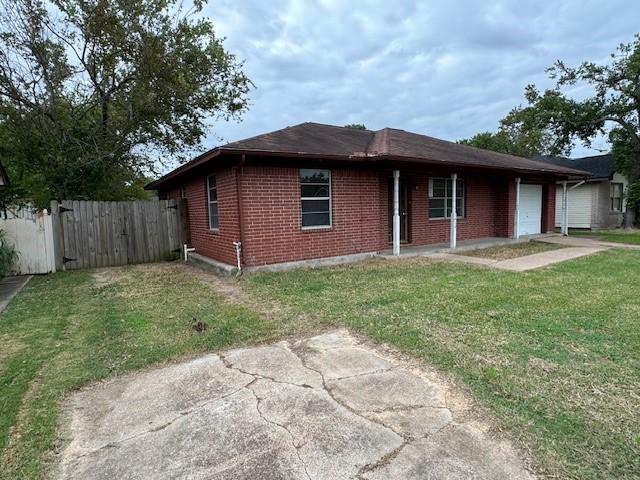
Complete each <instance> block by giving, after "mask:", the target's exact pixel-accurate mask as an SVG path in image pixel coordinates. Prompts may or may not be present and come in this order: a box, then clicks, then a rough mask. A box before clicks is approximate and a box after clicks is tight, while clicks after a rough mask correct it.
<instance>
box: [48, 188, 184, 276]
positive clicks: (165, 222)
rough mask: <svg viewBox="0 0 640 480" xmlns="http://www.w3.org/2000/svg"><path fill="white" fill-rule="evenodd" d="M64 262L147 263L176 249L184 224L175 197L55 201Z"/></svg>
mask: <svg viewBox="0 0 640 480" xmlns="http://www.w3.org/2000/svg"><path fill="white" fill-rule="evenodd" d="M52 208H56V210H57V212H58V213H57V216H56V218H58V219H59V232H58V231H56V236H57V238H58V239H59V240H58V242H59V243H60V245H61V248H60V251H61V252H62V254H61V255H60V256H61V258H62V260H61V261H62V263H63V264H64V268H69V269H78V268H95V267H108V266H115V265H126V264H131V263H147V262H154V261H158V260H162V259H165V258H167V257H168V256H170V255H175V254H176V253H177V252H179V250H180V237H181V235H180V232H181V230H182V226H181V222H180V218H179V212H178V208H177V205H176V203H175V201H174V200H149V201H146V200H145V201H142V200H138V201H128V202H93V201H78V200H74V201H68V200H63V201H62V202H61V203H60V205H58V204H57V202H52Z"/></svg>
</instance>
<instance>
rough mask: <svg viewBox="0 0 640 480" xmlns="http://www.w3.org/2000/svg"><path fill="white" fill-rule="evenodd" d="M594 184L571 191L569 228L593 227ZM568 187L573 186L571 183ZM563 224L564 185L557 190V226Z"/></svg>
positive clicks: (586, 184) (587, 184)
mask: <svg viewBox="0 0 640 480" xmlns="http://www.w3.org/2000/svg"><path fill="white" fill-rule="evenodd" d="M593 185H594V184H592V183H585V184H584V185H581V186H579V187H578V188H574V189H573V190H570V191H569V228H591V212H592V209H593V202H592V200H593ZM567 188H571V184H569V185H568V187H567ZM561 225H562V185H558V188H557V190H556V227H558V228H559V227H560V226H561Z"/></svg>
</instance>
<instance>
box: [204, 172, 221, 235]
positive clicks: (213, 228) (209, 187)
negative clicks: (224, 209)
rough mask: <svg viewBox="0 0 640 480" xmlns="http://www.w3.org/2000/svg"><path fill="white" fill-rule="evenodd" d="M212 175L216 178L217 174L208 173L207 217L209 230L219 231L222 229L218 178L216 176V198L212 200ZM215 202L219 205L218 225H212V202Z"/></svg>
mask: <svg viewBox="0 0 640 480" xmlns="http://www.w3.org/2000/svg"><path fill="white" fill-rule="evenodd" d="M211 177H213V178H216V174H215V173H212V174H211V175H207V217H209V231H211V232H218V231H219V230H220V208H219V205H218V179H217V178H216V199H215V200H213V201H211V184H210V180H211ZM212 203H215V204H216V206H218V226H217V227H213V226H211V220H212V219H211V204H212Z"/></svg>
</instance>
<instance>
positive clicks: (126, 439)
mask: <svg viewBox="0 0 640 480" xmlns="http://www.w3.org/2000/svg"><path fill="white" fill-rule="evenodd" d="M255 381H256V379H255V378H253V379H252V380H251V381H250V382H249V383H246V384H245V385H243V386H241V387H239V388H237V389H236V390H233V391H232V392H229V393H225V394H224V395H222V396H220V397H216V398H210V399H208V400H205V401H203V402H199V403H197V404H195V405H194V406H193V407H191V408H189V409H188V410H184V411H182V412H179V413H178V415H176V416H174V417H173V418H172V419H170V420H168V421H166V422H165V423H163V424H161V425H157V426H155V427H152V428H150V429H148V430H144V431H142V432H138V433H136V434H134V435H130V436H128V437H124V438H122V439H120V440H118V441H115V442H109V443H106V444H104V445H101V446H99V447H97V448H93V449H91V450H89V451H87V452H85V453H83V454H81V455H78V456H77V457H76V458H78V459H79V458H83V457H88V456H90V455H93V454H94V453H97V452H99V451H101V450H104V449H107V448H120V446H121V445H124V444H125V443H129V442H130V441H131V440H135V439H138V438H140V437H144V436H146V435H149V434H153V433H156V432H159V431H161V430H164V429H165V428H168V427H169V426H171V425H172V424H173V423H175V422H176V421H177V420H179V419H181V418H184V417H186V416H188V415H191V414H192V413H194V412H196V411H198V410H200V409H202V408H204V407H206V406H207V405H209V404H210V403H215V402H218V401H220V400H224V399H225V398H229V397H231V396H233V395H235V394H237V393H238V392H240V391H241V390H243V389H245V388H248V387H250V386H251V385H252V384H253V383H254V382H255Z"/></svg>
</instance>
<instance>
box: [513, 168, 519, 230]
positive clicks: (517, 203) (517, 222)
mask: <svg viewBox="0 0 640 480" xmlns="http://www.w3.org/2000/svg"><path fill="white" fill-rule="evenodd" d="M520 180H521V179H520V177H517V178H516V212H515V218H514V222H513V238H515V239H518V238H520Z"/></svg>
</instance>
